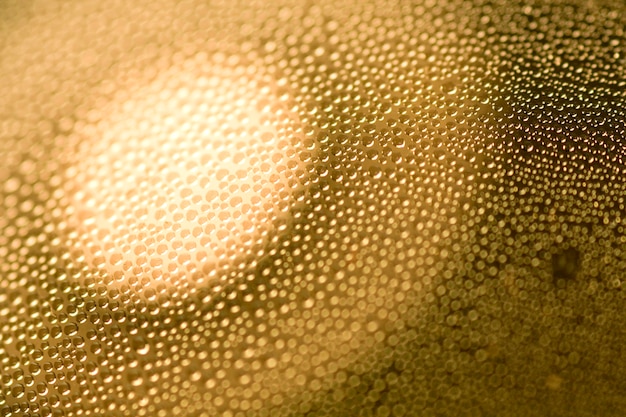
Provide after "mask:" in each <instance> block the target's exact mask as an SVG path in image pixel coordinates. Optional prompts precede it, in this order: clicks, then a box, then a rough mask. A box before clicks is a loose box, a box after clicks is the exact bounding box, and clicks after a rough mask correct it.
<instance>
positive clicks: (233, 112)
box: [65, 64, 304, 288]
mask: <svg viewBox="0 0 626 417" xmlns="http://www.w3.org/2000/svg"><path fill="white" fill-rule="evenodd" d="M136 84H137V85H139V87H137V88H135V89H134V90H133V91H131V92H130V93H128V94H126V95H124V94H119V95H118V96H117V97H116V98H115V99H113V100H111V102H110V103H109V104H108V107H107V108H106V110H103V111H102V112H101V114H102V115H103V116H102V117H101V118H100V121H99V122H97V123H96V124H95V126H92V127H91V128H90V129H86V132H88V133H87V134H85V136H86V139H85V140H84V141H83V143H82V144H81V147H80V151H79V152H78V155H79V158H78V160H77V161H75V163H74V164H73V166H72V167H71V169H69V170H68V173H69V175H68V179H67V180H66V181H65V183H66V187H67V188H68V190H69V193H68V194H69V196H70V197H69V214H68V219H69V220H68V223H69V224H70V225H72V226H73V228H74V229H76V230H77V232H78V236H79V241H80V246H81V247H83V248H88V250H86V251H85V259H86V261H87V263H88V264H90V265H91V266H92V267H97V268H99V269H101V270H104V271H105V272H106V274H105V275H106V279H107V282H108V283H109V284H110V285H124V284H128V285H131V286H133V285H134V286H139V287H140V288H142V287H146V286H150V285H152V284H154V283H158V282H161V283H164V284H176V283H180V282H181V280H185V281H186V282H189V281H194V280H197V279H200V281H202V279H203V278H202V277H203V276H206V275H207V270H215V268H217V266H218V265H222V266H224V265H228V264H233V263H235V262H238V261H239V260H241V259H242V257H245V256H247V255H250V254H251V253H253V252H254V251H255V250H258V248H260V247H262V245H263V244H264V243H266V242H267V239H268V236H269V235H270V234H271V232H272V230H273V229H275V228H276V225H277V222H279V221H280V220H281V219H282V218H284V217H285V215H286V214H287V213H288V210H289V208H290V207H291V206H292V205H293V202H294V195H295V194H296V193H297V192H298V190H299V189H301V188H302V187H303V180H302V178H303V173H304V165H303V162H302V160H301V158H300V152H301V151H302V149H301V146H302V135H303V133H302V129H301V126H300V122H299V119H298V117H297V116H296V114H295V112H294V111H293V108H292V107H293V105H292V103H290V98H289V97H288V96H286V95H285V94H284V93H280V92H279V89H278V88H277V86H276V83H275V82H273V81H272V80H271V79H268V77H266V76H264V75H263V74H262V73H261V71H259V68H257V67H254V66H251V65H248V66H241V65H226V64H205V65H196V66H194V65H188V64H186V65H181V66H178V67H177V68H175V69H170V70H168V71H164V72H163V73H162V74H159V75H157V76H156V77H154V78H153V79H152V80H151V81H149V82H146V81H145V80H141V79H138V80H137V82H136ZM202 271H204V272H202ZM209 275H210V274H209ZM198 277H200V278H198Z"/></svg>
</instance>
